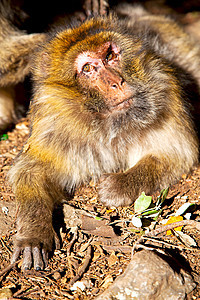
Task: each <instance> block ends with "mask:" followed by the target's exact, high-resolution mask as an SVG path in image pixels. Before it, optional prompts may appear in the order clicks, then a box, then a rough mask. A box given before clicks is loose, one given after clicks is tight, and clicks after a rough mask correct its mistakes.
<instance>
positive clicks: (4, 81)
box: [0, 34, 45, 86]
mask: <svg viewBox="0 0 200 300" xmlns="http://www.w3.org/2000/svg"><path fill="white" fill-rule="evenodd" d="M44 40H45V34H20V35H16V36H13V35H11V36H8V37H6V38H4V40H3V41H1V39H0V41H1V47H0V85H1V86H7V85H11V84H16V83H18V82H21V81H23V80H24V78H25V76H26V75H28V74H29V73H30V70H31V55H32V54H33V51H34V49H35V48H36V47H37V45H38V44H39V43H40V42H43V41H44Z"/></svg>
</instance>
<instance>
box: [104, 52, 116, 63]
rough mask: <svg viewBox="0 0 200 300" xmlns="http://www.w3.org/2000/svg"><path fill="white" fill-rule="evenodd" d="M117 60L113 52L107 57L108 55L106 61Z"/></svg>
mask: <svg viewBox="0 0 200 300" xmlns="http://www.w3.org/2000/svg"><path fill="white" fill-rule="evenodd" d="M114 58H115V54H114V53H113V52H109V53H108V54H107V55H106V61H107V62H108V61H110V60H112V59H114Z"/></svg>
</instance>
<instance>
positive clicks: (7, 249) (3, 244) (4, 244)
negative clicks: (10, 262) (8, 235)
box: [0, 238, 12, 254]
mask: <svg viewBox="0 0 200 300" xmlns="http://www.w3.org/2000/svg"><path fill="white" fill-rule="evenodd" d="M0 241H1V243H2V246H3V247H4V248H6V251H7V252H8V253H9V254H11V253H12V251H10V249H9V247H8V246H7V245H6V243H5V242H4V240H3V239H2V238H0Z"/></svg>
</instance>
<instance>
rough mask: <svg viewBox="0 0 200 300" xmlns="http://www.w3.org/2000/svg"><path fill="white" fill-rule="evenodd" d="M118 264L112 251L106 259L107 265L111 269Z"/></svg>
mask: <svg viewBox="0 0 200 300" xmlns="http://www.w3.org/2000/svg"><path fill="white" fill-rule="evenodd" d="M117 262H118V257H117V256H116V255H115V251H112V253H111V255H110V256H109V257H108V265H109V267H112V266H113V265H115V264H116V263H117Z"/></svg>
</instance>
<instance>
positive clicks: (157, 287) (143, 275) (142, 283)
mask: <svg viewBox="0 0 200 300" xmlns="http://www.w3.org/2000/svg"><path fill="white" fill-rule="evenodd" d="M166 259H167V260H166ZM195 286H196V284H195V283H194V281H193V279H192V276H191V275H190V274H188V273H186V272H185V271H184V270H183V269H182V268H180V266H179V264H178V263H177V262H176V261H175V260H173V259H171V257H168V256H165V255H161V254H158V253H157V252H154V251H149V250H142V251H140V252H137V253H135V254H134V256H133V258H132V260H131V262H130V263H129V265H128V267H127V268H126V270H125V272H124V273H123V274H122V275H120V276H119V277H118V278H117V279H116V280H115V281H114V283H113V284H112V285H111V286H110V287H109V288H108V289H107V290H106V291H105V292H103V293H102V294H101V295H100V296H98V297H97V298H95V299H96V300H111V299H112V300H113V299H115V300H157V299H158V300H166V299H167V300H182V299H185V297H186V295H187V294H188V293H190V292H191V291H192V290H193V289H194V288H195Z"/></svg>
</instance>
